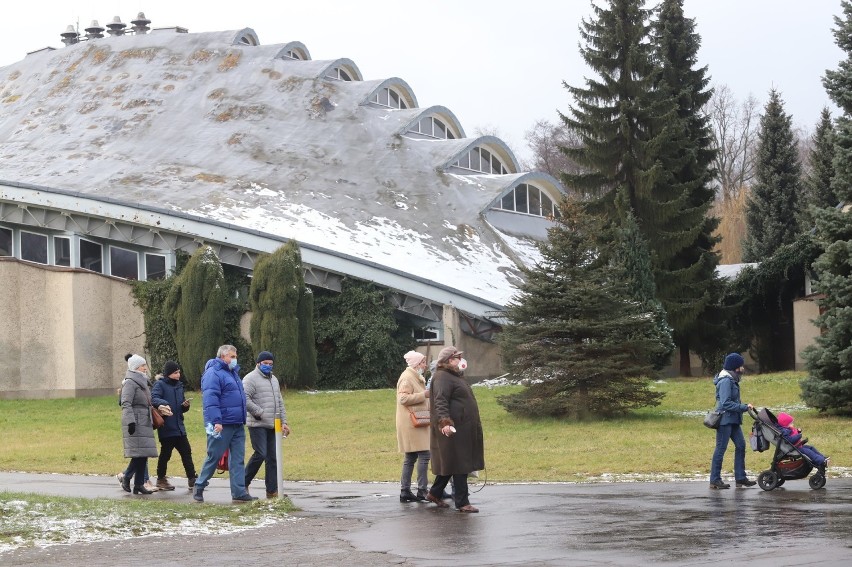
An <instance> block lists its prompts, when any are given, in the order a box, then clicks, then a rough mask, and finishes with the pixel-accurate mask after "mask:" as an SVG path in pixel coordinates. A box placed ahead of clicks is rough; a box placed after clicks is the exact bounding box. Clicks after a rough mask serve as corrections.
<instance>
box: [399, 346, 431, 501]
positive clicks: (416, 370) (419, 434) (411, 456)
mask: <svg viewBox="0 0 852 567" xmlns="http://www.w3.org/2000/svg"><path fill="white" fill-rule="evenodd" d="M403 358H404V359H405V363H406V364H407V365H408V366H407V368H406V369H405V370H403V372H402V374H400V376H399V380H397V383H396V400H397V404H396V441H397V448H398V449H399V452H400V453H403V454H404V455H405V456H404V457H403V459H402V476H401V477H400V486H399V501H400V502H422V501H425V500H426V492H427V491H428V489H429V477H428V470H429V459H430V456H429V427H414V425H413V424H412V422H411V412H414V411H424V410H428V409H429V391H428V390H427V389H426V380H424V379H423V371H424V370H425V369H426V357H425V356H424V355H422V354H420V353H419V352H417V351H413V350H412V351H408V352H407V353H405V355H404V356H403ZM415 463H416V464H417V494H416V495H415V494H413V493H412V492H411V475H412V474H413V473H414V465H415Z"/></svg>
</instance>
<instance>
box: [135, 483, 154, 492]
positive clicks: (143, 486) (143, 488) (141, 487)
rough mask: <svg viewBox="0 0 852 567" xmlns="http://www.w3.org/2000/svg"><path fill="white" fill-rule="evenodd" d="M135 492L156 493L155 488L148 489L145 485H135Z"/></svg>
mask: <svg viewBox="0 0 852 567" xmlns="http://www.w3.org/2000/svg"><path fill="white" fill-rule="evenodd" d="M133 494H154V491H153V490H148V489H147V488H145V485H140V486H134V487H133Z"/></svg>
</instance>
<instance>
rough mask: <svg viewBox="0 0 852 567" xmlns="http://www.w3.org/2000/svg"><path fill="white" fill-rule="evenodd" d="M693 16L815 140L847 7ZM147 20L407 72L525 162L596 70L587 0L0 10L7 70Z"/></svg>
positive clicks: (351, 0)
mask: <svg viewBox="0 0 852 567" xmlns="http://www.w3.org/2000/svg"><path fill="white" fill-rule="evenodd" d="M655 4H656V2H653V3H651V4H649V5H655ZM684 8H685V11H686V15H687V16H688V17H692V18H695V19H696V21H697V28H698V33H699V34H700V35H701V37H702V48H701V50H700V51H699V58H700V61H701V64H704V65H709V71H710V75H711V77H712V81H713V83H714V84H726V85H728V86H729V87H730V88H731V90H732V92H733V94H734V96H736V97H737V99H739V100H742V99H745V98H746V97H747V96H748V95H749V94H753V95H754V96H755V97H756V98H757V99H758V100H759V101H761V104H762V103H764V102H765V101H766V99H767V93H768V91H769V89H771V88H773V87H774V88H776V89H778V90H779V91H780V92H781V95H782V98H783V99H784V101H785V104H786V109H787V112H788V113H790V114H792V115H793V121H794V123H795V124H796V125H797V126H800V127H803V128H805V129H807V130H808V131H813V128H814V124H815V123H816V121H817V119H818V117H819V113H820V111H821V109H822V108H823V106H826V105H829V106H831V105H830V102H829V100H828V97H827V95H826V94H825V90H824V89H823V87H822V82H821V77H822V76H823V74H824V73H825V70H826V69H834V68H836V67H837V63H838V62H839V61H840V59H841V58H842V56H843V53H842V52H841V51H840V49H839V48H838V47H837V46H836V45H835V44H834V36H833V35H832V33H831V29H832V28H833V26H834V20H833V16H835V15H840V14H842V10H841V7H840V0H811V1H810V2H805V1H804V0H746V1H744V0H686V1H685V6H684ZM139 11H143V12H145V15H146V16H147V17H148V19H150V20H151V21H152V24H151V25H152V27H168V26H175V25H179V26H183V27H186V28H188V29H189V31H190V33H192V32H202V31H222V30H230V29H242V28H244V27H250V28H252V29H254V30H255V32H257V34H258V36H259V38H260V41H261V43H263V44H277V43H286V42H288V41H293V40H297V41H301V42H303V43H304V44H305V45H306V46H307V48H308V50H309V51H310V52H311V57H312V58H313V59H336V58H339V57H347V58H349V59H352V60H353V61H354V62H355V64H356V65H358V67H359V68H360V70H361V73H362V74H363V76H364V78H365V79H367V80H372V79H383V78H388V77H394V76H395V77H400V78H402V79H404V80H405V81H406V82H408V84H409V85H410V86H411V87H412V89H413V90H414V93H415V95H416V96H417V99H418V102H419V104H420V106H421V107H426V106H431V105H435V104H439V105H444V106H446V107H448V108H450V110H452V111H453V112H454V113H455V114H456V116H457V117H458V118H459V120H460V121H461V123H462V125H463V126H464V128H465V130H466V131H467V133H468V135H473V133H474V132H475V131H476V130H477V129H479V130H485V131H488V132H491V131H496V132H497V133H498V135H499V136H500V137H502V138H503V139H504V140H505V141H506V142H507V143H508V144H509V145H510V146H511V147H512V148H514V149H515V150H516V152H517V153H518V155H519V157H521V158H527V157H529V151H528V150H527V148H526V143H525V141H524V133H525V132H526V131H527V130H529V129H530V128H531V127H532V126H533V124H534V123H535V122H536V121H537V120H539V119H549V120H551V121H555V120H556V110H557V109H558V110H560V111H563V112H567V110H568V108H569V106H570V104H571V101H570V99H569V96H568V93H567V91H566V90H565V89H564V88H563V87H562V81H563V80H564V81H566V82H567V83H568V84H571V85H581V84H582V83H583V79H584V76H586V75H588V74H589V71H588V69H587V68H586V67H585V65H584V63H583V61H582V60H581V58H580V56H579V53H578V49H577V46H578V41H579V34H578V26H579V24H580V20H581V19H582V18H583V17H588V16H590V15H591V12H592V11H591V3H590V2H589V1H588V0H561V1H557V0H523V1H520V2H519V1H518V0H491V1H489V2H487V3H486V2H472V1H470V0H467V1H465V0H430V1H419V2H406V3H402V2H393V1H391V0H384V1H378V0H325V1H322V2H318V1H316V0H313V1H305V0H302V1H300V2H284V1H281V0H278V1H277V2H272V1H270V0H263V1H257V0H242V1H237V2H235V1H233V0H230V1H222V0H206V1H204V2H201V1H197V0H181V1H176V0H170V1H165V0H112V1H108V0H104V1H96V0H23V1H15V2H14V3H11V2H4V3H3V20H2V22H3V23H2V33H0V65H4V66H5V65H8V64H10V63H13V62H15V61H18V60H20V59H22V58H23V57H24V55H25V54H26V53H27V52H28V51H34V50H36V49H40V48H43V47H47V46H52V47H57V48H61V47H63V45H62V42H61V38H60V36H59V34H60V33H61V32H63V31H64V30H65V28H66V26H68V24H72V23H73V24H76V22H77V21H79V23H80V29H81V31H82V29H83V28H85V27H88V25H89V24H90V22H91V20H93V19H97V20H98V22H99V23H100V24H101V25H104V24H106V23H108V22H110V21H111V20H112V18H113V17H114V16H116V15H117V16H120V17H121V19H122V21H124V22H125V23H128V25H129V22H130V20H132V19H135V17H136V14H137V13H138V12H139ZM835 114H836V111H835Z"/></svg>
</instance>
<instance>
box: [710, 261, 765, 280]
mask: <svg viewBox="0 0 852 567" xmlns="http://www.w3.org/2000/svg"><path fill="white" fill-rule="evenodd" d="M757 265H758V262H751V263H745V264H719V265H718V266H716V273H717V274H718V275H719V277H720V278H725V279H727V280H732V279H734V278H736V277H737V276H738V275H740V272H742V271H743V270H744V269H746V268H755V267H757Z"/></svg>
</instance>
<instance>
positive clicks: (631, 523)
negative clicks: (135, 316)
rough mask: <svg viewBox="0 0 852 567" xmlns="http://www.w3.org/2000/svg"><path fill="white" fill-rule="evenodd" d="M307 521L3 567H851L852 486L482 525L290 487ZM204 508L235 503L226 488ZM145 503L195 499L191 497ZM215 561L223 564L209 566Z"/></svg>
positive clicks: (628, 497) (698, 493) (8, 483)
mask: <svg viewBox="0 0 852 567" xmlns="http://www.w3.org/2000/svg"><path fill="white" fill-rule="evenodd" d="M3 489H7V490H13V491H22V492H39V493H47V494H62V495H69V496H89V497H98V496H104V497H115V498H132V496H128V495H125V493H123V492H122V491H121V490H120V488H119V487H118V484H117V483H116V482H115V480H114V479H113V478H111V477H97V476H64V475H27V474H17V473H0V490H3ZM285 490H286V492H287V493H288V495H289V496H290V497H291V499H292V500H293V502H294V503H295V504H296V505H297V506H299V507H300V508H301V509H302V512H299V513H297V514H295V515H294V516H293V517H292V518H289V519H287V520H284V521H282V522H281V523H280V524H277V525H275V526H271V527H265V528H259V529H256V530H250V531H248V532H242V533H237V534H231V535H225V536H192V537H189V536H180V535H178V536H175V537H174V538H168V537H152V538H136V539H134V540H129V541H122V542H101V543H87V544H73V545H66V546H55V547H51V548H46V549H43V550H37V549H32V550H22V551H16V552H12V553H7V554H2V555H0V565H16V566H17V565H20V566H24V565H27V566H28V565H64V566H67V567H84V566H85V567H90V566H92V565H127V566H133V565H151V564H156V563H158V562H166V563H164V564H169V565H177V566H184V565H185V566H187V567H195V566H198V567H202V566H203V567H211V566H214V565H230V564H234V563H236V564H243V565H251V566H253V567H254V566H260V565H277V566H280V565H306V566H319V565H376V566H382V565H418V566H421V565H422V566H446V565H524V566H537V565H541V566H545V565H567V566H573V565H578V566H579V565H590V566H597V565H659V564H670V565H716V564H719V563H722V562H724V563H730V562H743V561H745V562H747V563H748V564H749V565H751V566H769V565H772V566H777V565H821V566H826V565H850V564H852V479H849V478H838V479H833V478H829V479H828V483H827V485H826V487H825V489H822V490H816V491H814V490H811V489H810V488H809V487H808V484H807V481H806V480H800V481H788V482H787V483H786V484H785V486H784V487H782V488H777V489H775V490H773V491H771V492H765V491H763V490H760V489H759V488H757V487H754V488H749V489H734V488H731V489H729V490H721V491H717V490H710V489H708V485H707V483H706V482H661V483H611V484H609V483H607V484H558V485H540V484H539V485H488V486H486V487H485V488H484V489H483V490H482V491H481V492H478V493H476V494H473V495H472V496H471V502H472V503H473V504H474V505H475V506H478V507H479V508H480V509H481V512H480V513H479V514H461V513H459V512H456V511H454V510H453V509H452V508H450V509H437V508H436V507H435V506H434V505H432V504H416V503H415V504H401V503H400V502H399V501H398V497H397V487H396V486H395V485H393V484H386V483H288V482H285ZM205 497H206V499H207V500H208V501H210V502H219V503H229V502H230V494H229V491H228V488H227V484H226V481H224V480H222V479H215V480H214V482H213V483H212V484H211V486H210V487H208V489H207V491H206V493H205ZM148 498H163V499H170V500H171V499H179V500H185V501H190V500H191V497H190V495H189V492H188V491H187V490H181V489H178V490H177V491H175V492H174V493H158V494H156V495H153V496H151V497H148ZM211 558H215V559H214V560H211Z"/></svg>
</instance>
